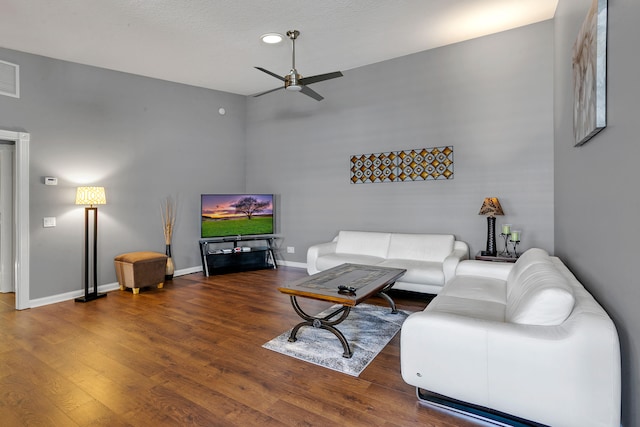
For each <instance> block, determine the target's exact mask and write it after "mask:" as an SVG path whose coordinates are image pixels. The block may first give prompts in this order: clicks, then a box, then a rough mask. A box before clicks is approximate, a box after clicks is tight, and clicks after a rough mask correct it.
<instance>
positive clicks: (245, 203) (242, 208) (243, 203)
mask: <svg viewBox="0 0 640 427" xmlns="http://www.w3.org/2000/svg"><path fill="white" fill-rule="evenodd" d="M270 205H271V203H269V202H259V201H257V200H256V199H255V198H253V197H245V198H244V199H242V200H240V201H239V202H238V203H236V204H234V205H231V206H233V207H234V208H236V212H239V213H243V214H245V215H246V216H247V219H249V220H250V219H251V218H252V217H253V215H254V214H257V213H260V212H262V211H263V210H264V209H265V208H268V207H269V206H270Z"/></svg>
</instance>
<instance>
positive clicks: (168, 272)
mask: <svg viewBox="0 0 640 427" xmlns="http://www.w3.org/2000/svg"><path fill="white" fill-rule="evenodd" d="M165 253H166V254H167V267H166V269H165V271H164V280H171V279H173V273H174V272H175V266H174V265H173V258H171V245H170V244H169V245H166V246H165Z"/></svg>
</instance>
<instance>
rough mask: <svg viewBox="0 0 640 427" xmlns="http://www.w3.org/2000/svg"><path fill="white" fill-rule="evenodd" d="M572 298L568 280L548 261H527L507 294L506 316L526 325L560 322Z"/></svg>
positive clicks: (573, 301)
mask: <svg viewBox="0 0 640 427" xmlns="http://www.w3.org/2000/svg"><path fill="white" fill-rule="evenodd" d="M574 303H575V298H574V295H573V291H572V289H571V286H570V284H569V283H568V282H567V280H566V279H565V277H564V276H562V274H560V272H559V271H558V270H557V269H556V267H555V266H554V265H553V264H552V263H551V261H550V260H549V262H538V263H534V264H531V265H529V266H528V267H527V268H525V269H523V271H522V272H521V273H520V274H519V275H518V276H517V280H516V283H513V284H512V285H511V293H510V294H509V295H508V296H507V310H506V316H505V319H506V320H507V321H508V322H512V323H519V324H526V325H559V324H561V323H562V322H564V321H565V319H566V318H567V317H569V315H570V314H571V311H572V310H573V306H574Z"/></svg>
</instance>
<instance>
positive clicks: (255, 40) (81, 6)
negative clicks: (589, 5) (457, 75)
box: [0, 0, 558, 95]
mask: <svg viewBox="0 0 640 427" xmlns="http://www.w3.org/2000/svg"><path fill="white" fill-rule="evenodd" d="M557 3H558V0H349V1H347V0H287V1H284V0H188V1H184V0H183V1H178V0H55V1H51V0H0V47H4V48H8V49H15V50H19V51H23V52H29V53H34V54H38V55H44V56H48V57H52V58H57V59H63V60H67V61H73V62H78V63H81V64H88V65H94V66H98V67H103V68H108V69H112V70H118V71H124V72H129V73H134V74H139V75H143V76H149V77H155V78H159V79H163V80H169V81H174V82H180V83H186V84H190V85H194V86H201V87H205V88H210V89H216V90H222V91H226V92H232V93H237V94H242V95H249V94H255V93H258V92H261V91H264V90H268V89H271V88H274V87H277V86H278V85H279V83H278V81H277V80H276V79H274V78H273V77H270V76H268V75H266V74H263V73H261V72H260V71H258V70H256V69H254V68H253V67H254V66H261V67H264V68H267V69H269V70H271V71H274V72H276V73H277V74H282V75H284V74H286V73H288V71H289V69H290V68H291V44H290V42H289V41H288V40H286V41H285V42H283V43H282V44H280V45H275V46H273V45H265V44H263V43H261V42H260V41H259V36H260V35H261V34H264V33H267V32H279V33H281V34H285V33H286V31H287V30H292V29H297V30H299V31H300V32H301V35H300V37H299V39H298V40H297V41H296V66H297V67H296V68H297V69H298V71H299V72H300V73H301V74H302V75H303V76H305V75H306V76H310V75H315V74H322V73H325V72H329V71H335V70H342V71H345V70H349V69H352V68H356V67H360V66H363V65H367V64H372V63H376V62H380V61H384V60H387V59H391V58H396V57H400V56H404V55H407V54H411V53H415V52H420V51H423V50H428V49H432V48H435V47H439V46H444V45H447V44H451V43H456V42H459V41H463V40H468V39H472V38H475V37H480V36H483V35H487V34H491V33H496V32H499V31H504V30H508V29H512V28H516V27H520V26H523V25H528V24H531V23H535V22H540V21H544V20H547V19H551V18H553V15H554V13H555V9H556V6H557ZM0 59H2V58H1V57H0ZM321 84H330V83H318V85H321Z"/></svg>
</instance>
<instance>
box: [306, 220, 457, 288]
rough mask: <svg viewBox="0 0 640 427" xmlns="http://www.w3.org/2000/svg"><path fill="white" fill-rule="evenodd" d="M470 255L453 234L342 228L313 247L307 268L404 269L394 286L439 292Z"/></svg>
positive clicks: (308, 255)
mask: <svg viewBox="0 0 640 427" xmlns="http://www.w3.org/2000/svg"><path fill="white" fill-rule="evenodd" d="M468 258H469V247H468V246H467V244H466V243H464V242H461V241H456V240H455V237H454V236H453V235H452V234H405V233H381V232H369V231H340V232H339V233H338V235H337V236H336V237H335V238H334V239H333V240H332V241H331V242H327V243H321V244H318V245H314V246H311V247H310V248H309V250H308V251H307V271H308V273H309V274H315V273H318V272H319V271H323V270H327V269H329V268H332V267H336V266H338V265H340V264H344V263H351V264H365V265H379V266H382V267H393V268H404V269H406V270H407V272H406V273H405V274H404V276H402V277H401V278H400V280H399V281H397V282H396V284H395V285H394V287H393V288H394V289H402V290H407V291H414V292H422V293H429V294H437V293H438V292H439V291H440V289H442V287H443V286H444V284H445V283H446V282H447V280H449V279H451V278H453V276H454V273H455V269H456V266H457V265H458V263H459V262H460V261H461V260H463V259H468Z"/></svg>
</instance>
